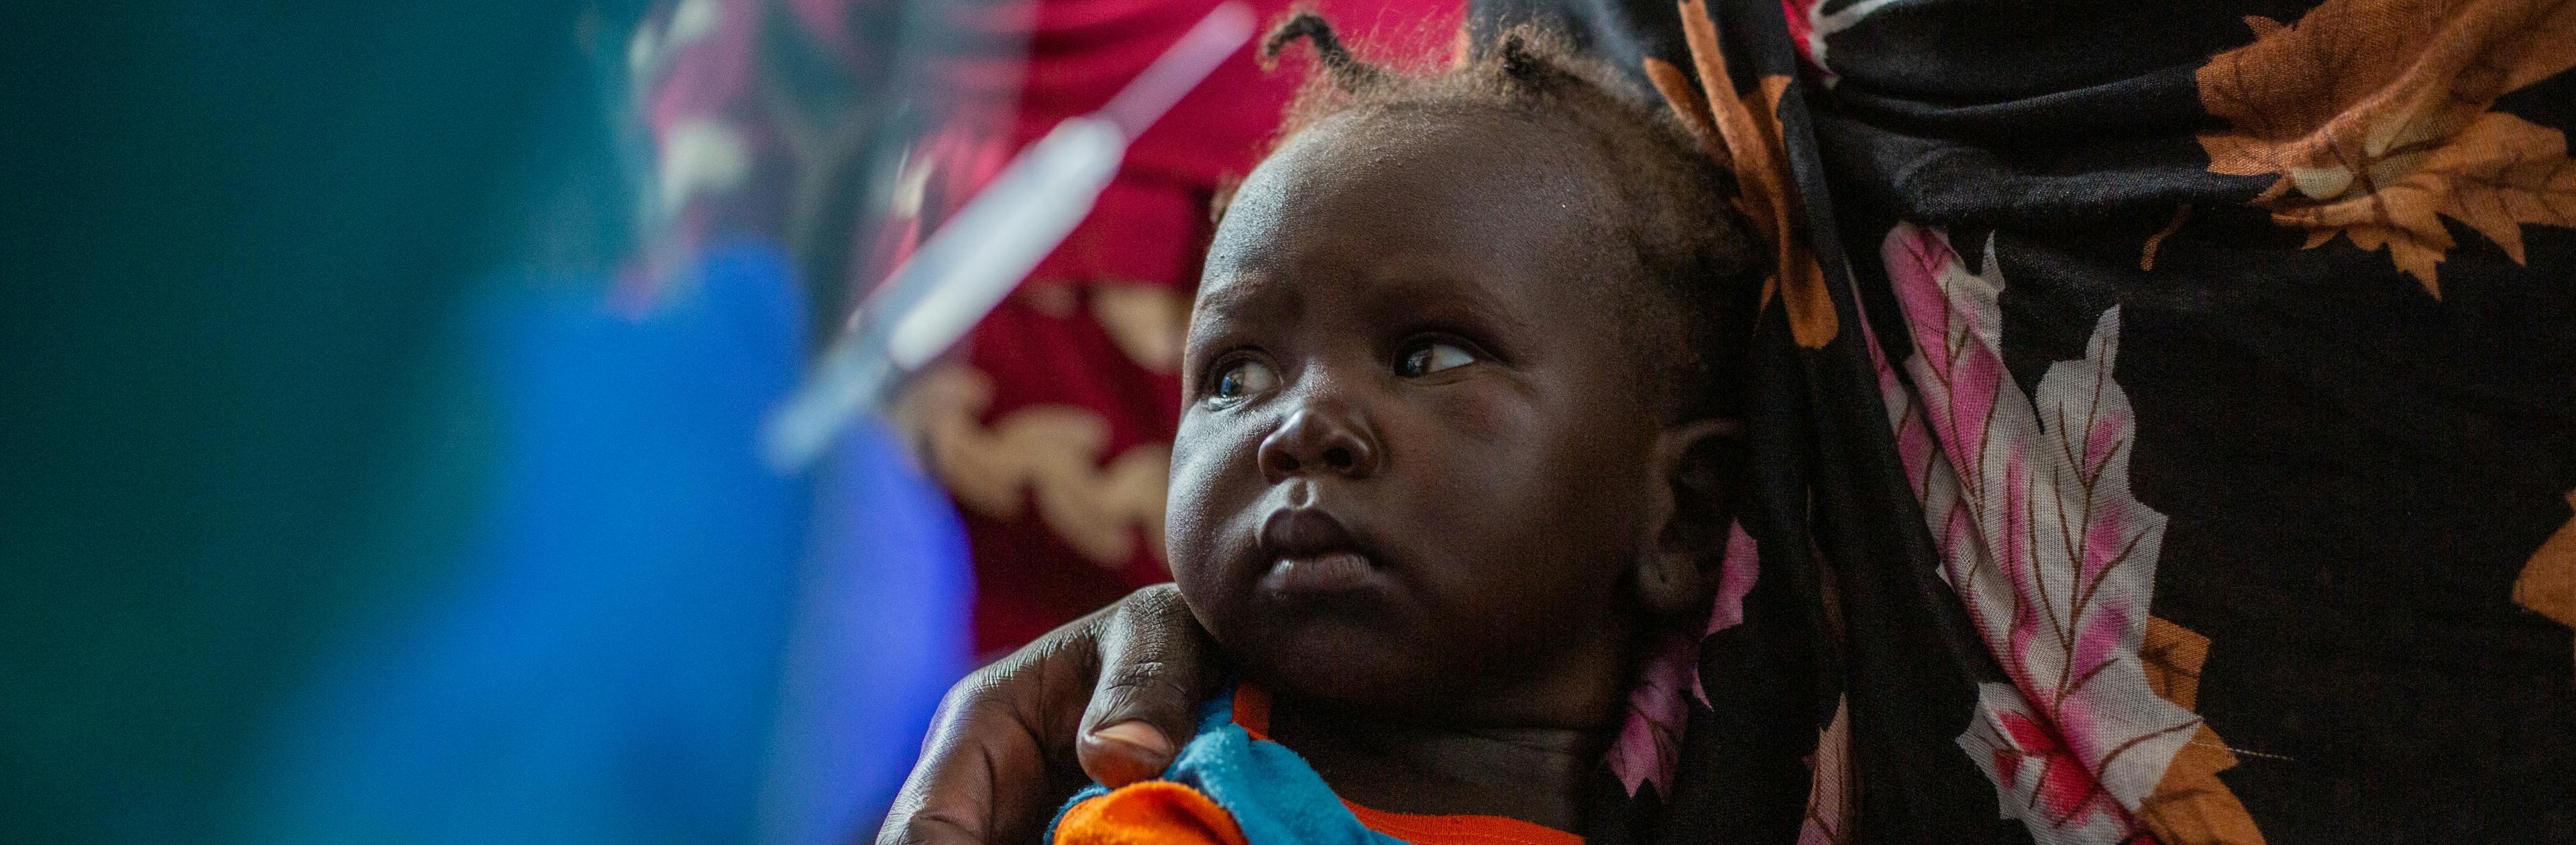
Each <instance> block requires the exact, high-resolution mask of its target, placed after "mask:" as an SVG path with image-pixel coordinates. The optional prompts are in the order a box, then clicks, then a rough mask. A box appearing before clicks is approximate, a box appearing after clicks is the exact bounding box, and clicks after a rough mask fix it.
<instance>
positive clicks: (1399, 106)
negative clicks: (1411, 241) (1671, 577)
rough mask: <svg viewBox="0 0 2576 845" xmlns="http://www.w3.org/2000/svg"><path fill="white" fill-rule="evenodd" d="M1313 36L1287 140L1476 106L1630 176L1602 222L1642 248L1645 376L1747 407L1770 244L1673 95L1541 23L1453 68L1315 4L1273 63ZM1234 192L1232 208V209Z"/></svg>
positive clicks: (1684, 411)
mask: <svg viewBox="0 0 2576 845" xmlns="http://www.w3.org/2000/svg"><path fill="white" fill-rule="evenodd" d="M1300 40H1303V41H1306V42H1308V43H1310V44H1312V45H1314V49H1315V56H1316V62H1315V64H1314V65H1313V67H1312V69H1311V70H1310V71H1309V73H1308V77H1307V80H1306V84H1305V86H1304V88H1303V89H1302V90H1301V91H1300V93H1299V94H1298V96H1297V98H1296V99H1295V100H1294V101H1293V102H1292V103H1291V104H1290V106H1289V108H1288V114H1287V118H1286V120H1285V121H1284V123H1283V124H1282V126H1281V128H1280V131H1279V134H1278V136H1277V137H1276V138H1275V139H1274V140H1273V149H1276V148H1277V147H1278V146H1281V145H1285V144H1286V143H1287V142H1288V141H1289V140H1290V139H1292V138H1294V137H1296V136H1297V135H1298V134H1300V133H1303V132H1305V131H1307V130H1308V129H1311V128H1313V127H1314V126H1315V125H1317V124H1318V123H1321V122H1323V121H1324V120H1325V119H1326V118H1332V117H1336V116H1342V115H1362V114H1364V115H1369V116H1372V117H1382V118H1392V119H1393V120H1390V121H1384V122H1381V121H1374V120H1373V121H1370V123H1371V124H1372V125H1385V126H1396V127H1401V126H1403V125H1405V124H1406V123H1409V122H1410V123H1417V124H1418V123H1419V122H1422V121H1433V120H1439V119H1442V117H1443V116H1445V115H1456V114H1460V113H1462V112H1468V111H1484V112H1501V113H1503V114H1507V115H1511V116H1515V117H1518V118H1521V119H1524V120H1529V121H1533V122H1536V123H1539V124H1541V125H1546V126H1549V127H1552V128H1557V129H1562V130H1565V131H1566V132H1567V133H1568V136H1569V137H1573V138H1577V139H1580V140H1581V142H1582V143H1583V144H1584V145H1585V146H1587V147H1588V151H1589V152H1590V153H1591V154H1593V155H1595V156H1597V157H1598V158H1599V160H1600V161H1601V162H1602V163H1603V164H1604V165H1605V171H1606V172H1610V173H1617V174H1620V175H1621V177H1622V178H1619V179H1614V180H1609V182H1608V184H1605V185H1603V186H1602V187H1603V189H1604V190H1605V192H1606V193H1607V195H1608V198H1609V200H1610V202H1609V203H1608V207H1610V208H1613V209H1616V210H1617V211H1618V212H1619V213H1617V214H1616V215H1615V216H1616V217H1617V218H1618V219H1614V220H1606V221H1602V222H1603V223H1605V224H1606V225H1607V227H1608V229H1609V230H1610V231H1612V232H1615V233H1618V234H1619V235H1620V236H1621V239H1622V240H1623V241H1624V245H1625V246H1627V247H1629V248H1631V249H1632V250H1633V252H1634V255H1635V258H1636V260H1637V262H1638V266H1639V267H1640V268H1641V269H1642V270H1643V275H1644V277H1645V278H1644V280H1643V281H1644V282H1646V284H1642V285H1627V286H1625V288H1624V289H1622V290H1619V291H1616V292H1615V293H1617V294H1618V296H1617V299H1616V303H1617V307H1618V309H1619V311H1620V313H1619V314H1618V315H1617V316H1618V318H1619V319H1620V321H1621V322H1622V323H1623V324H1624V325H1627V326H1629V327H1630V329H1631V331H1633V332H1634V334H1633V335H1632V336H1631V341H1632V342H1633V343H1635V345H1636V346H1637V348H1638V349H1639V350H1640V355H1639V359H1640V360H1639V361H1638V365H1639V369H1640V376H1641V378H1642V379H1643V380H1644V382H1645V385H1644V386H1645V387H1646V388H1647V390H1648V394H1649V395H1650V396H1652V397H1654V399H1655V401H1656V403H1657V404H1658V406H1659V407H1661V408H1662V410H1663V412H1664V413H1665V415H1666V416H1667V417H1668V418H1669V420H1670V421H1679V420H1685V419H1698V418H1706V417H1712V416H1728V415H1732V414H1733V413H1735V412H1737V410H1738V405H1739V403H1738V401H1736V399H1737V397H1739V396H1740V394H1741V387H1742V386H1741V385H1740V384H1737V383H1736V382H1735V380H1734V379H1733V378H1732V375H1733V374H1734V373H1736V372H1739V371H1741V370H1742V369H1744V368H1743V367H1740V366H1729V364H1731V363H1733V362H1734V361H1735V358H1736V356H1738V355H1740V354H1741V350H1742V347H1743V346H1744V345H1745V344H1744V343H1742V339H1743V337H1744V336H1745V335H1746V334H1747V330H1748V329H1749V328H1750V326H1749V320H1738V319H1736V317H1737V315H1740V314H1749V313H1750V312H1751V310H1752V309H1751V304H1752V303H1751V300H1750V297H1749V295H1750V294H1752V293H1753V292H1754V291H1755V290H1756V289H1757V286H1758V284H1759V282H1760V280H1761V269H1762V266H1761V265H1762V263H1763V261H1764V260H1766V258H1767V255H1768V252H1767V250H1764V249H1763V248H1761V247H1760V245H1759V244H1757V243H1756V242H1755V240H1754V238H1753V236H1752V235H1751V234H1750V232H1751V231H1752V230H1751V227H1750V226H1749V225H1748V224H1747V222H1746V221H1745V220H1744V218H1743V216H1742V215H1741V214H1740V213H1739V212H1738V211H1736V209H1735V208H1734V206H1733V204H1731V203H1730V202H1729V201H1728V200H1729V198H1731V197H1732V196H1734V194H1735V191H1736V185H1735V178H1734V176H1733V175H1732V173H1730V172H1729V171H1728V170H1727V168H1726V167H1725V165H1724V164H1723V163H1721V162H1719V161H1718V160H1716V159H1714V158H1712V157H1711V156H1710V155H1709V154H1708V152H1706V150H1705V149H1704V148H1703V147H1702V146H1700V144H1699V142H1698V141H1697V140H1695V139H1694V138H1693V137H1692V136H1691V134H1690V133H1689V132H1688V131H1687V130H1686V129H1684V128H1683V126H1682V125H1681V123H1680V121H1679V120H1678V119H1676V118H1675V117H1674V116H1673V114H1672V113H1671V111H1670V110H1669V109H1667V108H1665V107H1664V106H1663V105H1662V103H1660V102H1655V103H1653V104H1651V105H1650V104H1649V103H1648V102H1646V101H1644V100H1641V99H1637V98H1635V97H1632V96H1630V95H1629V94H1628V93H1627V92H1628V91H1629V89H1628V88H1627V87H1626V86H1623V85H1621V84H1620V83H1619V81H1618V77H1616V76H1614V75H1613V74H1612V73H1611V71H1610V70H1609V69H1608V68H1606V67H1603V66H1602V65H1600V63H1598V62H1595V61H1592V60H1590V59H1586V58H1583V57H1581V56H1578V55H1576V54H1575V53H1573V52H1572V51H1571V50H1570V49H1569V48H1568V47H1567V46H1566V45H1567V44H1568V41H1567V39H1565V38H1563V37H1560V36H1558V35H1556V34H1554V33H1551V32H1549V31H1546V30H1543V29H1539V28H1537V27H1534V26H1530V25H1523V26H1519V27H1514V28H1512V29H1510V30H1507V31H1505V32H1502V33H1500V34H1499V35H1498V36H1497V37H1496V38H1495V39H1494V40H1493V41H1492V42H1491V43H1490V44H1487V45H1484V46H1483V48H1482V49H1480V50H1476V51H1474V52H1473V53H1472V54H1470V55H1469V56H1468V57H1466V58H1464V59H1462V60H1461V61H1458V62H1456V63H1454V64H1453V65H1452V66H1450V67H1448V68H1446V69H1444V70H1438V71H1433V72H1429V73H1421V74H1415V73H1407V72H1402V71H1399V70H1395V69H1392V68H1389V67H1386V66H1382V65H1377V64H1370V63H1368V62H1365V61H1362V60H1361V59H1360V58H1358V57H1357V56H1355V55H1353V54H1352V52H1351V50H1350V48H1349V47H1347V46H1346V45H1344V44H1343V43H1342V40H1341V38H1340V36H1338V35H1337V34H1336V33H1335V32H1334V31H1333V26H1332V24H1330V23H1328V22H1326V21H1325V20H1324V18H1323V17H1322V16H1320V15H1317V14H1315V13H1313V12H1298V13H1294V14H1292V15H1291V16H1289V17H1288V18H1287V19H1286V20H1285V21H1283V22H1281V23H1280V24H1279V25H1278V26H1277V27H1275V28H1273V29H1272V30H1271V32H1270V35H1269V37H1268V38H1267V39H1265V40H1264V41H1263V43H1262V61H1263V63H1264V64H1265V65H1266V66H1275V63H1276V62H1277V60H1278V58H1279V55H1280V53H1281V52H1282V51H1284V50H1286V49H1287V48H1288V47H1289V46H1291V45H1293V44H1295V43H1296V42H1298V41H1300ZM1223 202H1224V198H1220V201H1219V207H1218V214H1219V216H1220V217H1221V216H1222V215H1223Z"/></svg>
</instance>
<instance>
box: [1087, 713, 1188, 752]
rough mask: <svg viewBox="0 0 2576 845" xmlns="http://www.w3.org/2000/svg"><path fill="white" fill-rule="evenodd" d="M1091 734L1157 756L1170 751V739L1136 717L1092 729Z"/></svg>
mask: <svg viewBox="0 0 2576 845" xmlns="http://www.w3.org/2000/svg"><path fill="white" fill-rule="evenodd" d="M1091 735H1092V736H1094V737H1097V738H1099V739H1101V740H1103V741H1107V742H1115V743H1118V744H1120V745H1124V746H1127V747H1129V748H1134V749H1136V750H1138V751H1143V752H1145V753H1147V754H1152V755H1155V756H1158V757H1159V756H1162V755H1165V754H1170V753H1172V741H1171V740H1168V739H1165V738H1163V732H1162V731H1158V730H1155V729H1154V726H1152V725H1148V724H1145V723H1144V722H1143V721H1141V720H1137V719H1129V720H1127V721H1124V722H1120V723H1118V724H1115V725H1110V726H1107V727H1104V728H1101V729H1099V730H1096V731H1092V732H1091Z"/></svg>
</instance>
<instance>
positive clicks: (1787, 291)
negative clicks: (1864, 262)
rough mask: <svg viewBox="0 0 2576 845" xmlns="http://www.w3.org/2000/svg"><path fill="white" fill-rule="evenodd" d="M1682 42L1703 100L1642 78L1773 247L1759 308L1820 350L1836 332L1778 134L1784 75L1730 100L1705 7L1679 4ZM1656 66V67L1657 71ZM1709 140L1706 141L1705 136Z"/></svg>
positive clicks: (1660, 78) (1677, 78)
mask: <svg viewBox="0 0 2576 845" xmlns="http://www.w3.org/2000/svg"><path fill="white" fill-rule="evenodd" d="M1681 16H1682V35H1683V36H1684V37H1685V39H1686V40H1688V41H1689V42H1690V51H1691V63H1692V65H1693V66H1694V67H1696V68H1697V69H1698V71H1699V79H1700V86H1701V88H1702V89H1703V90H1704V91H1705V97H1706V99H1705V100H1695V99H1694V98H1692V97H1690V96H1689V92H1688V88H1687V86H1686V85H1685V84H1684V82H1683V81H1682V80H1681V74H1680V73H1679V69H1677V68H1674V67H1673V66H1671V65H1669V64H1665V63H1663V62H1660V61H1653V60H1649V61H1648V64H1647V65H1646V76H1647V78H1648V79H1649V80H1650V81H1652V82H1653V83H1654V85H1655V89H1656V90H1657V91H1658V92H1660V93H1662V94H1663V95H1664V99H1665V100H1666V102H1667V103H1668V104H1669V105H1671V106H1672V108H1673V111H1674V112H1675V113H1676V114H1678V115H1680V116H1681V118H1682V123H1683V125H1685V126H1687V127H1690V128H1691V129H1692V130H1693V131H1694V132H1696V133H1698V134H1699V135H1700V141H1701V143H1702V145H1704V146H1706V147H1709V148H1710V152H1711V154H1712V155H1713V156H1715V157H1717V158H1718V159H1719V160H1721V161H1724V162H1725V163H1726V164H1727V165H1728V166H1729V167H1730V168H1732V169H1733V170H1734V172H1735V183H1736V185H1737V187H1738V188H1739V189H1740V190H1741V193H1740V194H1738V195H1737V196H1736V199H1735V207H1736V208H1737V210H1740V211H1742V212H1744V216H1745V217H1746V218H1749V219H1751V220H1752V221H1753V230H1754V233H1755V234H1757V235H1760V236H1761V237H1762V238H1763V239H1764V240H1765V241H1766V242H1768V243H1769V244H1771V247H1772V250H1773V256H1772V259H1773V264H1772V275H1771V277H1770V278H1769V279H1766V280H1764V281H1763V284H1762V305H1763V307H1764V308H1769V307H1770V306H1771V303H1772V301H1773V300H1774V299H1777V300H1778V301H1779V302H1780V307H1781V309H1782V310H1783V311H1786V312H1787V313H1788V318H1789V330H1790V335H1791V336H1792V337H1795V338H1796V339H1797V341H1798V345H1799V346H1803V347H1806V348H1809V349H1821V348H1824V345H1825V344H1826V343H1827V342H1829V341H1831V340H1833V339H1834V334H1835V333H1836V332H1837V331H1839V330H1840V323H1841V318H1840V317H1839V316H1837V315H1836V314H1835V313H1834V301H1833V296H1832V294H1831V293H1829V292H1827V291H1826V290H1825V271H1824V268H1823V266H1822V265H1819V264H1817V263H1816V254H1815V249H1814V247H1812V246H1810V245H1809V244H1808V243H1807V235H1806V229H1805V226H1806V223H1805V221H1806V219H1807V211H1806V208H1805V206H1804V205H1803V204H1802V203H1801V202H1800V200H1799V198H1798V191H1797V188H1796V186H1794V185H1792V184H1790V181H1789V154H1788V146H1787V142H1786V141H1785V140H1784V139H1783V137H1782V135H1781V134H1780V117H1779V115H1780V100H1781V98H1782V97H1785V96H1787V95H1788V91H1789V82H1790V79H1789V77H1788V76H1786V75H1781V74H1772V75H1768V76H1764V77H1762V79H1761V82H1760V84H1759V85H1757V86H1755V90H1754V93H1753V94H1752V95H1751V96H1749V97H1748V96H1745V95H1739V94H1737V93H1735V78H1734V77H1733V76H1732V75H1730V74H1728V73H1727V70H1726V52H1725V50H1724V49H1723V48H1721V47H1719V46H1718V35H1717V24H1716V22H1715V21H1713V20H1711V19H1710V18H1709V16H1708V5H1707V4H1706V3H1705V2H1704V0H1685V2H1683V3H1682V4H1681ZM1659 66H1660V67H1659ZM1712 131H1713V132H1714V133H1715V137H1714V138H1712V137H1710V134H1709V133H1710V132H1712Z"/></svg>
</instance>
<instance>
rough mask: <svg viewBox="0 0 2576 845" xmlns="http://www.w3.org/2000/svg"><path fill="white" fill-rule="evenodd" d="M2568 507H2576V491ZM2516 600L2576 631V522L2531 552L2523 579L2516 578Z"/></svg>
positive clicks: (2570, 521)
mask: <svg viewBox="0 0 2576 845" xmlns="http://www.w3.org/2000/svg"><path fill="white" fill-rule="evenodd" d="M2567 505H2568V506H2569V507H2576V490H2570V491H2567ZM2513 601H2514V603H2515V604H2519V605H2522V606H2523V607H2527V608H2530V609H2531V611H2532V612H2534V613H2538V614H2540V615H2542V616H2547V617H2549V618H2551V619H2555V620H2558V624H2561V625H2566V626H2568V627H2571V628H2576V519H2570V520H2568V521H2567V524H2566V525H2562V526H2559V527H2558V531H2557V533H2554V534H2551V535H2549V541H2548V542H2545V543H2542V544H2540V548H2539V550H2537V551H2534V552H2532V553H2531V562H2530V563H2528V564H2524V565H2523V567H2522V576H2521V577H2519V578H2516V579H2514V582H2513Z"/></svg>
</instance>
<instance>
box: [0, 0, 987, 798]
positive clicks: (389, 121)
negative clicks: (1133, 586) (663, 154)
mask: <svg viewBox="0 0 2576 845" xmlns="http://www.w3.org/2000/svg"><path fill="white" fill-rule="evenodd" d="M671 13H672V9H671V8H669V7H668V4H665V6H664V7H662V8H654V7H650V6H648V5H647V4H643V3H633V4H618V3H561V2H546V0H532V1H531V2H509V3H462V4H390V3H354V4H280V3H246V2H195V3H122V4H10V6H9V7H8V8H7V9H6V10H5V11H0V38H5V39H6V44H5V45H0V65H5V69H4V70H0V87H5V95H4V96H5V112H0V114H5V117H0V168H5V172H6V173H7V178H6V188H5V194H0V195H5V197H6V199H5V201H0V215H5V217H0V372H5V373H6V377H5V378H0V384H5V385H6V388H7V391H6V398H5V399H0V444H5V445H0V449H4V450H5V457H0V497H5V498H0V841H6V842H13V843H15V842H41V843H53V842H145V841H168V842H235V841H240V842H299V841H334V842H404V841H439V842H445V841H486V842H489V841H544V842H578V841H601V842H652V841H671V842H726V841H753V840H759V841H796V842H823V841H841V840H846V839H848V838H850V837H852V836H855V835H858V834H859V833H863V832H864V831H865V830H867V829H869V827H870V826H871V825H872V824H873V821H872V815H871V814H872V813H873V812H875V810H874V809H873V808H874V807H876V806H881V802H882V800H883V798H884V796H886V795H888V794H890V792H891V790H892V788H893V779H894V778H899V777H900V775H901V773H902V770H903V768H904V767H905V766H906V765H907V761H908V760H909V756H910V754H911V753H913V750H914V747H913V745H912V743H913V742H915V741H916V740H917V737H918V733H919V730H920V725H921V724H922V723H923V721H924V720H925V719H926V718H927V716H928V712H929V709H930V707H931V706H932V705H933V703H935V700H936V696H937V694H938V691H939V690H940V689H941V688H943V687H944V686H945V684H946V683H947V682H948V681H949V680H951V679H953V678H954V677H955V676H956V674H958V673H960V672H962V671H963V669H964V668H965V661H966V660H967V659H968V655H967V649H968V646H967V643H966V640H965V634H964V631H963V624H964V623H963V616H962V614H963V613H964V610H963V608H964V606H965V603H966V601H967V600H968V595H967V591H968V589H969V586H968V583H967V581H966V577H965V574H964V572H965V571H964V558H963V555H964V552H963V547H962V540H961V539H960V537H959V529H958V527H957V525H956V517H955V515H954V514H953V513H951V512H949V511H948V509H947V505H946V503H945V501H944V500H943V499H941V498H940V497H939V496H938V495H937V494H936V491H935V488H933V487H931V486H929V485H928V484H927V482H925V481H924V480H923V479H922V478H921V477H920V475H919V473H918V471H917V470H916V469H914V468H913V467H912V466H911V464H910V463H909V461H908V460H906V459H904V458H902V457H901V456H900V454H899V451H900V450H898V449H895V448H892V447H891V446H890V445H889V444H888V442H887V440H886V438H885V437H884V436H883V435H882V434H881V433H878V432H874V431H871V430H866V429H861V430H856V431H854V432H852V433H851V434H850V438H851V440H850V441H849V442H848V444H846V448H844V449H843V450H842V453H841V454H840V455H839V456H838V457H836V458H835V459H834V461H833V462H832V463H831V464H830V465H829V466H826V467H823V468H821V469H819V470H817V471H815V472H812V473H807V474H802V475H793V476H789V475H780V474H777V473H773V472H770V471H768V470H766V469H763V468H761V467H760V466H758V465H757V464H756V463H755V461H754V460H753V454H754V452H753V450H752V449H751V443H750V438H751V433H752V432H753V431H754V430H755V427H756V425H757V422H758V420H759V418H760V417H761V415H762V414H763V413H765V412H766V410H767V408H768V407H770V406H771V405H772V404H774V402H775V401H776V399H777V398H778V395H779V394H781V393H783V392H784V390H785V389H786V388H787V386H788V385H789V384H791V383H792V382H793V379H794V378H795V374H796V373H797V372H798V369H799V367H800V366H801V363H802V361H803V359H804V356H805V354H806V351H807V349H808V348H809V346H810V343H811V338H812V337H813V336H814V330H813V324H814V322H815V321H816V320H817V317H816V316H815V315H816V314H817V313H818V312H817V308H818V306H817V305H816V302H815V300H817V299H821V300H823V301H825V302H827V303H828V302H832V301H835V297H836V296H837V293H836V292H834V291H829V290H820V291H818V290H817V289H816V288H814V287H813V286H811V285H810V284H807V283H806V282H804V281H803V279H805V278H806V277H807V275H806V274H805V273H804V272H803V271H802V270H800V269H799V266H798V262H797V260H796V256H794V255H793V254H792V252H791V250H790V248H789V247H788V246H787V245H785V242H784V240H785V239H782V238H780V237H775V236H764V234H763V232H764V231H766V232H774V231H775V227H769V228H768V229H763V227H760V226H755V225H744V226H738V227H735V229H738V230H739V232H738V233H737V234H739V236H735V235H728V234H726V232H727V230H725V229H724V228H723V227H716V228H713V229H708V228H704V227H701V228H700V229H698V230H696V231H695V232H693V237H692V238H691V239H688V240H687V241H685V242H678V241H672V240H670V239H668V238H666V237H664V236H663V234H662V233H663V231H664V230H665V229H667V228H669V227H671V226H673V225H675V224H674V222H673V221H672V220H671V219H669V217H668V215H657V214H656V213H655V212H653V211H652V210H651V209H652V208H653V206H652V203H651V199H652V191H653V188H654V183H653V177H654V175H655V173H654V163H653V162H652V161H651V158H652V157H651V156H650V155H647V154H645V153H644V152H643V151H644V150H646V149H649V147H647V146H645V145H644V144H642V143H641V139H642V138H643V137H644V136H645V135H646V133H648V132H649V131H650V129H649V127H647V126H646V125H645V124H644V122H642V121H640V120H639V119H638V118H637V116H636V108H635V105H634V104H635V102H636V101H637V99H638V97H639V96H640V95H639V94H638V93H637V92H636V91H635V90H632V83H633V80H634V74H633V71H634V69H635V61H634V56H633V53H634V52H635V50H634V48H633V43H634V39H633V38H632V37H631V36H632V34H634V33H636V32H639V31H644V30H648V29H651V28H654V27H668V26H669V25H670V22H669V20H668V17H669V15H670V14H671ZM845 222H846V221H845ZM660 243H681V246H680V248H677V249H673V250H664V251H662V252H660V253H655V252H654V251H652V250H648V249H646V248H645V247H646V245H648V244H660ZM825 307H829V306H825Z"/></svg>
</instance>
